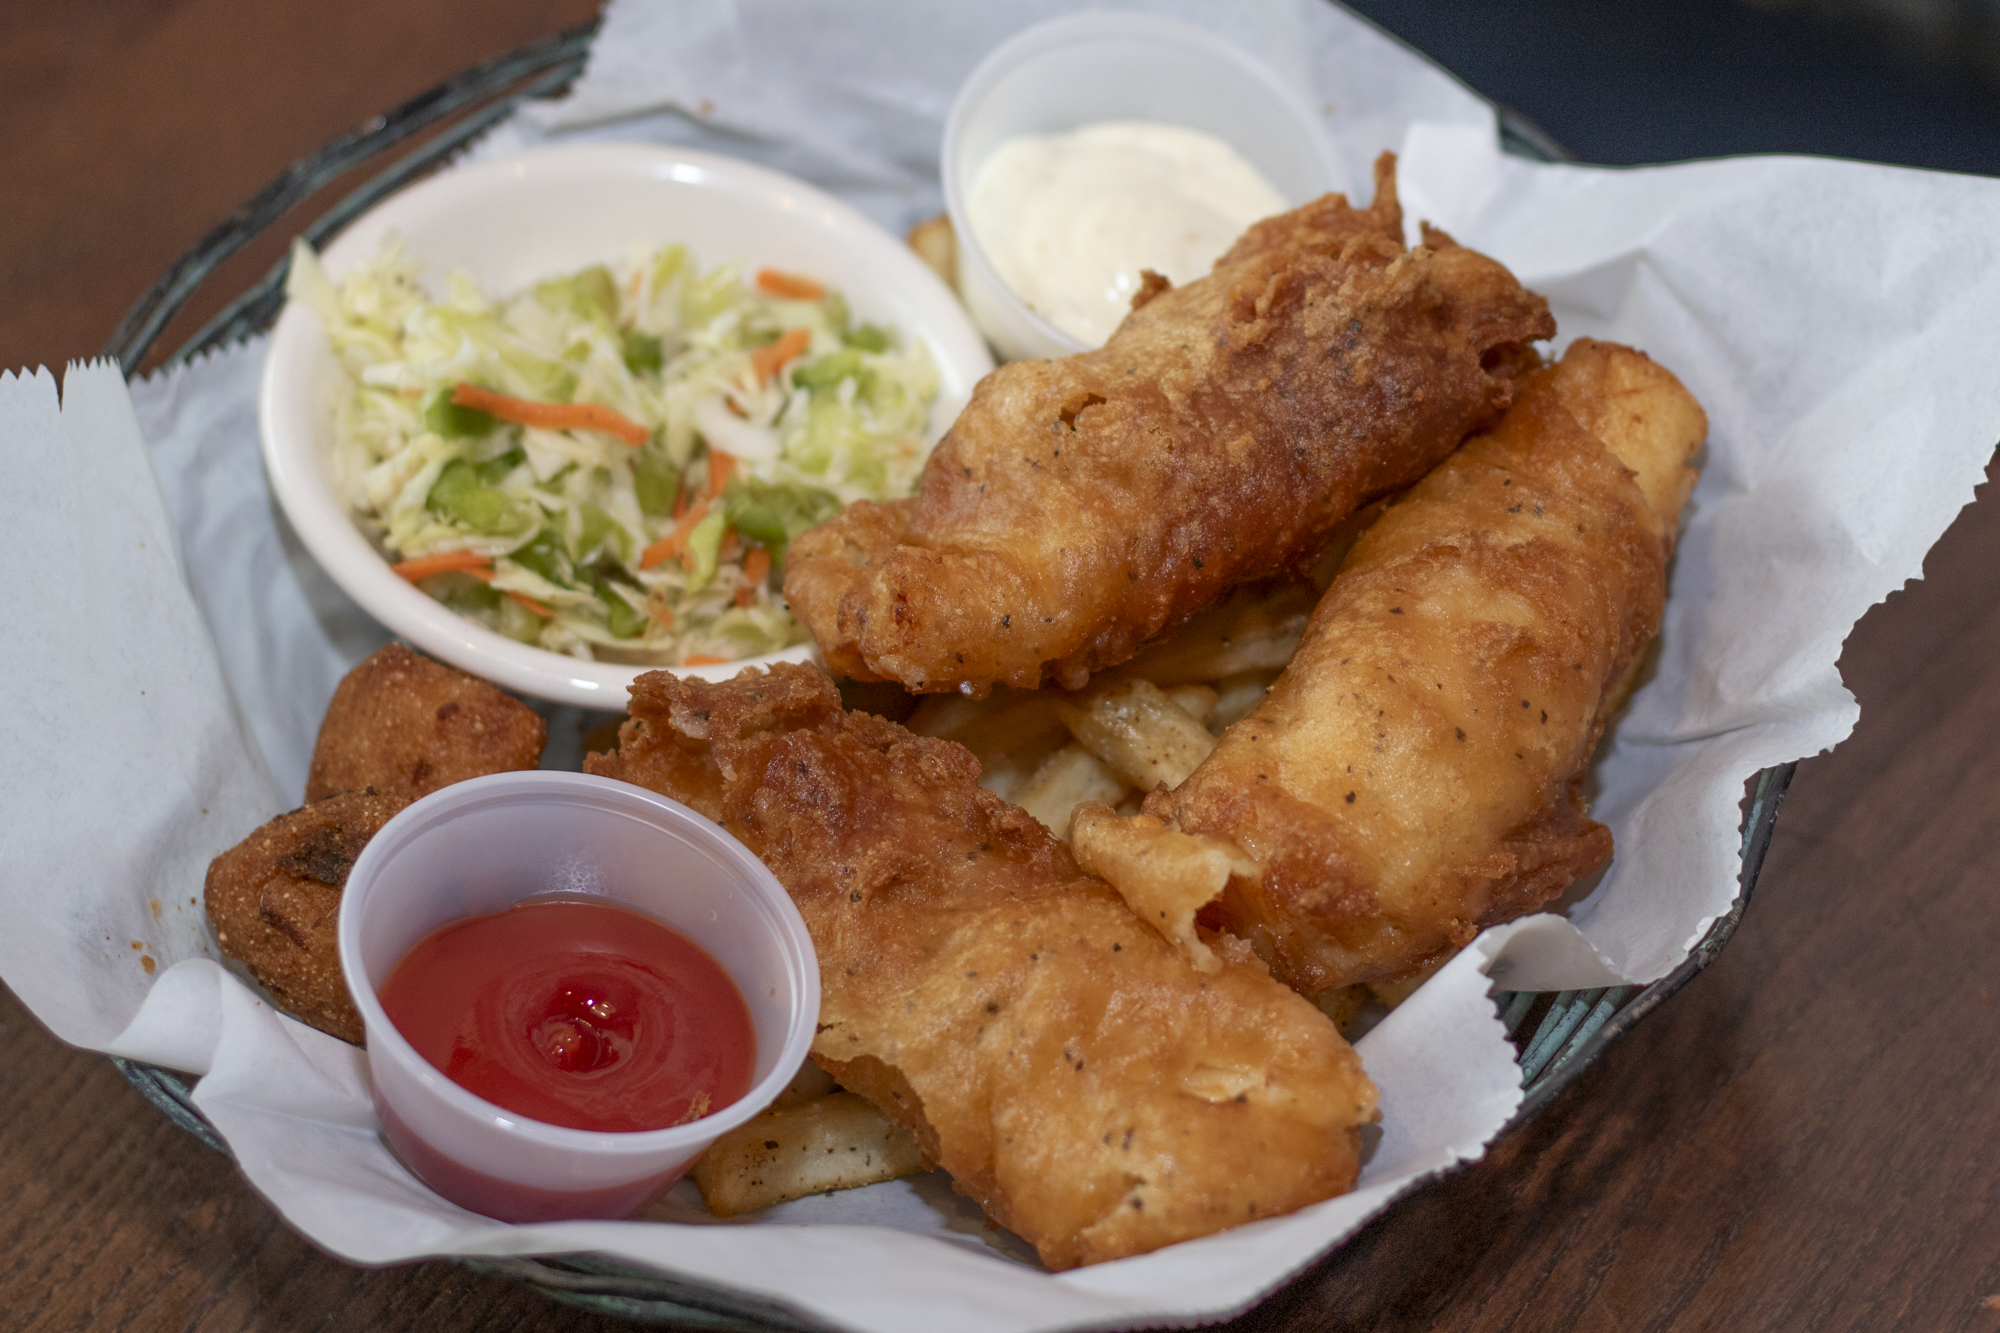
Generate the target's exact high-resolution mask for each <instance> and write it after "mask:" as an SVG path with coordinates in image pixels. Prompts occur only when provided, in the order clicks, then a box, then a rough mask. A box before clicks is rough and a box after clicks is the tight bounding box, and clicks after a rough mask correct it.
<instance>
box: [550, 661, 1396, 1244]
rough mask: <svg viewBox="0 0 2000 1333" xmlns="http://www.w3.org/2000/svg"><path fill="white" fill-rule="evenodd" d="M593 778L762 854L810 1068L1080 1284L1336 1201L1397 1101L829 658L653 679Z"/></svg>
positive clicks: (1243, 961) (962, 753)
mask: <svg viewBox="0 0 2000 1333" xmlns="http://www.w3.org/2000/svg"><path fill="white" fill-rule="evenodd" d="M631 714H632V719H633V720H632V721H630V722H628V723H627V724H626V726H625V729H624V733H623V736H622V737H621V742H620V745H619V748H618V750H617V752H616V753H614V754H609V755H592V756H591V757H590V758H589V759H588V760H587V761H586V768H587V769H588V771H590V772H593V773H599V774H603V775H606V776H610V777H616V778H622V779H624V780H625V781H628V782H634V783H637V784H638V785H640V786H644V787H648V788H651V789H652V790H654V791H657V792H661V793H663V794H665V795H667V796H670V797H673V798H674V799H676V800H679V801H682V802H684V803H686V804H688V805H690V806H692V807H693V808H695V809H696V810H698V811H700V812H702V813H703V814H705V815H707V816H709V817H710V818H712V819H715V820H717V821H718V822H720V823H721V824H722V825H723V826H724V827H726V828H727V829H728V830H729V831H730V832H731V833H733V834H735V835H736V836H737V837H738V838H740V839H742V840H743V841H744V843H746V844H747V845H748V846H749V847H750V848H751V850H752V851H754V852H755V853H756V854H757V855H758V856H760V857H761V858H762V859H763V861H764V863H765V864H766V865H768V866H769V867H770V868H771V870H772V873H773V874H775V875H776V876H777V878H778V880H779V882H780V883H782V884H783V885H784V886H785V888H786V889H787V890H788V891H789V892H790V894H791V895H792V898H793V900H794V901H795V902H796V903H797V904H798V906H799V910H800V912H801V914H802V915H803V916H804V917H805V921H806V926H807V928H808V930H809V931H810V932H811V934H812V939H813V944H814V946H815V947H816V949H817V950H818V953H819V963H820V978H821V980H820V985H821V1004H820V1020H819V1023H820V1025H819V1033H818V1036H817V1038H816V1039H815V1041H814V1044H813V1056H814V1058H815V1059H816V1060H817V1061H819V1063H820V1064H821V1065H822V1066H824V1067H825V1068H826V1069H827V1071H828V1072H829V1073H831V1074H833V1076H834V1077H835V1078H836V1079H838V1080H839V1082H840V1083H841V1085H842V1086H843V1087H845V1088H847V1089H849V1090H850V1091H853V1092H855V1093H858V1094H860V1095H861V1096H862V1097H865V1098H867V1099H868V1100H869V1101H870V1102H873V1103H874V1104H875V1105H876V1106H877V1107H878V1108H880V1109H881V1111H882V1112H883V1114H884V1115H885V1116H887V1117H888V1118H889V1119H891V1120H893V1121H894V1122H896V1123H897V1124H899V1125H901V1126H903V1127H904V1128H906V1129H907V1130H908V1131H909V1132H910V1134H911V1137H912V1138H913V1139H914V1140H915V1142H916V1143H917V1145H918V1147H919V1149H920V1150H921V1152H922V1153H923V1156H924V1159H925V1161H926V1162H927V1163H928V1164H930V1165H935V1166H942V1167H943V1168H944V1169H945V1170H947V1171H949V1172H950V1173H951V1175H952V1178H953V1180H954V1182H955V1183H956V1185H957V1187H958V1189H959V1190H961V1191H962V1192H964V1193H965V1194H967V1195H969V1196H971V1197H972V1198H974V1199H976V1200H978V1201H979V1202H980V1204H981V1205H982V1206H984V1208H985V1209H986V1212H987V1214H988V1216H990V1217H991V1218H992V1219H993V1220H994V1221H995V1222H997V1223H998V1224H1000V1225H1002V1226H1005V1227H1007V1228H1009V1229H1010V1230H1012V1231H1014V1232H1015V1233H1017V1234H1018V1235H1020V1236H1022V1237H1023V1238H1024V1239H1026V1240H1027V1241H1029V1242H1030V1243H1031V1244H1033V1245H1034V1246H1035V1248H1036V1250H1037V1251H1038V1252H1039V1253H1040V1255H1041V1257H1042V1260H1043V1262H1044V1263H1046V1264H1048V1265H1049V1266H1050V1267H1051V1268H1058V1269H1061V1268H1070V1267H1073V1266H1075V1265H1078V1264H1088V1263H1097V1262H1101V1261H1103V1260H1107V1259H1116V1258H1120V1257H1123V1256H1126V1255H1133V1254H1140V1253H1143V1252H1145V1251H1148V1250H1153V1249H1157V1248H1158V1247H1160V1246H1162V1245H1168V1244H1172V1243H1174V1242H1176V1241H1181V1240H1187V1239H1190V1238H1192V1237H1195V1236H1201V1235H1206V1234H1208V1233H1210V1232H1214V1231H1219V1230H1221V1229H1223V1228H1225V1227H1230V1226H1234V1225H1237V1224H1239V1223H1243V1222H1248V1221H1251V1220H1254V1219H1256V1218H1260V1217H1268V1216H1271V1215H1274V1214H1278V1213H1285V1212H1289V1211H1291V1210H1293V1209H1296V1208H1300V1207H1303V1206H1305V1205H1306V1204H1309V1203H1314V1202H1317V1201H1318V1200H1321V1199H1325V1198H1329V1197H1331V1196H1333V1195H1336V1194H1340V1193H1342V1192H1344V1191H1346V1190H1348V1189H1351V1188H1352V1187H1353V1185H1354V1181H1355V1177H1356V1174H1357V1172H1358V1169H1359V1160H1360V1159H1359V1135H1358V1131H1359V1129H1360V1127H1361V1126H1363V1125H1365V1124H1369V1123H1372V1122H1373V1121H1374V1120H1375V1119H1376V1117H1377V1112H1376V1097H1375V1088H1374V1085H1373V1084H1372V1083H1370V1082H1369V1080H1368V1078H1367V1076H1366V1075H1365V1074H1364V1073H1363V1072H1362V1070H1361V1063H1360V1059H1359V1057H1358V1056H1356V1055H1355V1053H1354V1051H1353V1050H1352V1049H1351V1048H1350V1047H1349V1046H1348V1045H1347V1043H1346V1042H1345V1041H1344V1040H1342V1039H1341V1036H1340V1034H1339V1032H1338V1031H1337V1030H1336V1029H1335V1028H1334V1026H1333V1024H1332V1023H1331V1022H1330V1021H1328V1020H1327V1019H1326V1018H1325V1017H1324V1016H1323V1015H1322V1014H1320V1013H1319V1012H1318V1011H1317V1010H1316V1009H1314V1008H1313V1007H1312V1006H1311V1005H1310V1004H1308V1003H1307V1002H1306V1001H1304V1000H1303V999H1301V998H1300V997H1299V996H1297V995H1296V994H1294V993H1293V992H1292V991H1290V990H1288V989H1286V988H1285V987H1284V986H1282V985H1280V984H1278V983H1277V982H1276V981H1274V980H1272V978H1271V976H1270V975H1269V973H1268V972H1267V971H1266V970H1265V968H1264V967H1263V966H1262V965H1261V964H1260V963H1259V962H1258V961H1257V960H1256V959H1255V958H1254V957H1253V956H1251V955H1250V952H1249V950H1248V949H1243V948H1238V949H1237V950H1235V951H1233V952H1229V951H1225V952H1228V953H1229V956H1228V957H1226V958H1225V959H1223V961H1222V962H1221V963H1220V965H1219V966H1218V967H1217V969H1216V970H1215V971H1214V972H1213V973H1211V974H1208V975H1201V974H1197V973H1196V972H1195V971H1194V970H1193V969H1192V968H1190V967H1189V966H1188V965H1187V964H1186V963H1185V962H1184V961H1183V960H1182V959H1181V958H1180V957H1178V956H1177V955H1176V954H1175V953H1174V952H1173V950H1172V949H1171V948H1170V947H1168V946H1167V945H1166V944H1165V943H1164V941H1163V940H1162V939H1161V938H1160V937H1159V936H1158V935H1156V934H1154V933H1153V932H1152V931H1150V930H1148V929H1147V928H1146V926H1145V925H1144V924H1142V923H1141V922H1140V921H1139V920H1138V919H1137V918H1136V917H1135V916H1134V915H1133V913H1132V912H1131V911H1130V910H1129V909H1128V908H1127V907H1126V906H1125V904H1124V903H1123V902H1121V901H1120V900H1119V898H1118V895H1117V894H1116V893H1114V892H1113V891H1112V890H1111V888H1110V887H1109V886H1108V885H1106V884H1105V883H1104V882H1103V881H1101V880H1097V879H1093V878H1091V877H1089V876H1086V875H1084V874H1082V873H1081V872H1080V871H1079V870H1078V869H1077V867H1076V863H1075V862H1074V861H1073V860H1072V859H1071V857H1070V855H1069V852H1068V850H1067V849H1066V848H1064V847H1063V846H1062V844H1061V843H1059V842H1058V841H1057V840H1056V839H1055V838H1054V837H1052V836H1051V835H1050V834H1049V833H1048V831H1047V830H1046V829H1044V828H1043V827H1042V826H1041V825H1040V824H1038V823H1037V822H1036V821H1035V820H1034V819H1033V817H1031V816H1030V815H1028V814H1027V813H1026V812H1025V811H1023V810H1020V809H1018V808H1017V807H1014V806H1011V805H1008V804H1006V803H1005V802H1004V801H1001V800H1000V799H999V798H998V797H996V796H994V795H992V794H991V793H990V792H986V791H983V790H981V789H980V787H979V786H978V777H979V764H978V761H977V760H976V759H975V758H974V757H973V755H972V753H971V752H970V751H968V750H966V749H964V748H963V747H962V746H959V745H955V744H952V743H951V742H948V741H940V740H933V739H930V738H927V737H921V736H916V735H914V734H912V733H910V732H908V731H906V730H904V729H903V728H902V727H900V726H897V725H896V724H894V723H892V722H887V721H884V720H883V719H881V718H877V717H872V716H869V715H867V714H862V713H848V712H843V711H842V709H841V706H840V696H839V694H838V692H837V691H836V690H835V689H834V686H833V683H832V681H831V680H829V679H828V678H827V677H826V676H825V675H824V674H822V673H821V672H819V671H817V670H815V669H813V668H811V667H806V666H778V667H774V668H773V669H772V670H771V671H770V672H769V673H768V674H766V673H762V672H756V671H746V672H744V673H743V674H742V675H739V676H738V677H736V678H735V679H734V680H731V681H727V682H723V683H720V684H706V683H703V682H700V681H693V680H681V679H678V678H676V677H675V676H673V675H670V674H668V673H666V672H654V673H651V674H648V675H645V676H641V677H640V678H639V679H638V681H637V682H636V683H635V684H634V685H633V687H632V700H631Z"/></svg>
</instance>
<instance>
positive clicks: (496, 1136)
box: [339, 772, 819, 1222]
mask: <svg viewBox="0 0 2000 1333" xmlns="http://www.w3.org/2000/svg"><path fill="white" fill-rule="evenodd" d="M556 892H561V893H566V894H570V895H586V896H601V897H602V898H604V899H605V900H606V901H609V902H611V903H614V904H616V905H618V906H622V907H626V908H629V909H631V910H633V911H636V912H639V913H641V914H643V915H645V916H650V917H652V918H653V919H654V920H656V921H660V922H663V923H665V924H666V925H668V926H671V927H672V928H673V929H675V930H677V931H679V932H680V933H681V934H682V935H684V936H686V937H687V938H689V939H691V940H693V941H694V942H695V943H696V944H698V945H700V946H701V947H702V948H703V949H704V950H706V951H707V952H708V955H709V956H710V957H711V958H713V959H715V961H716V962H718V963H720V964H721V965H722V969H723V971H725V972H727V973H728V974H729V976H730V978H731V979H732V980H734V981H735V982H736V985H737V988H738V989H739V990H740V991H742V993H743V1000H744V1003H745V1004H747V1005H748V1006H749V1009H750V1018H751V1023H752V1025H753V1026H754V1028H755V1031H756V1036H757V1059H756V1064H755V1066H754V1068H753V1071H752V1074H751V1085H750V1091H749V1092H747V1093H745V1094H744V1096H743V1098H742V1099H741V1100H739V1101H737V1102H734V1103H732V1104H731V1105H729V1106H725V1107H722V1108H721V1109H719V1110H717V1111H716V1112H715V1113H714V1114H712V1115H707V1116H703V1117H702V1118H701V1119H699V1120H695V1121H691V1122H690V1123H688V1124H685V1125H675V1126H673V1127H671V1128H668V1129H654V1130H646V1131H643V1132H639V1133H618V1134H614V1133H597V1132H593V1131H590V1130H583V1129H572V1128H568V1127H565V1126H562V1125H549V1124H543V1123H541V1122H539V1121H535V1120H530V1119H527V1118H526V1117H524V1116H520V1115H517V1114H515V1113H513V1112H511V1111H507V1110H505V1109H503V1108H501V1107H499V1106H496V1105H494V1104H493V1103H492V1102H489V1101H487V1100H485V1099H484V1098H481V1097H478V1096H475V1095H474V1094H473V1093H470V1092H468V1091H466V1090H465V1089H464V1088H461V1087H460V1086H458V1084H456V1083H454V1082H452V1081H451V1080H450V1079H449V1078H447V1077H445V1075H444V1074H443V1073H442V1072H441V1071H440V1070H438V1069H437V1068H436V1067H435V1066H433V1065H432V1064H431V1063H430V1062H429V1061H427V1060H425V1059H424V1058H423V1056H421V1055H419V1054H418V1053H417V1050H416V1048H415V1047H413V1046H411V1045H410V1043H409V1041H408V1040H406V1039H405V1038H404V1036H403V1034H402V1033H401V1032H399V1031H397V1030H396V1027H395V1024H393V1023H392V1022H390V1021H389V1016H388V1015H387V1014H386V1013H384V1012H383V1009H382V1002H381V1000H380V999H379V998H378V997H377V996H376V993H375V988H376V987H377V986H378V985H380V984H381V983H382V982H383V981H384V980H385V979H386V978H387V977H388V975H389V973H390V972H391V971H392V970H393V969H394V968H395V966H396V964H397V963H398V962H400V961H401V960H402V958H403V956H404V955H405V954H407V953H408V952H409V951H410V949H411V948H412V947H414V946H415V945H416V943H417V942H418V941H419V940H421V939H423V938H424V937H425V936H426V935H429V934H430V933H431V932H432V931H434V930H437V929H438V928H439V927H441V926H445V925H449V924H450V923H451V922H454V921H460V920H463V919H464V918H466V917H469V916H482V915H485V914H488V913H491V912H498V911H502V910H504V909H505V908H507V907H510V906H512V905H513V904H515V903H517V902H519V901H521V900H522V899H524V898H532V897H537V896H540V895H545V894H550V893H556ZM339 936H340V965H341V972H342V974H343V976H344V977H345V978H346V981H347V989H348V992H349V993H350V994H351V995H352V996H353V997H354V1005H355V1008H357V1009H358V1010H360V1012H361V1023H362V1027H363V1028H364V1029H365V1030H366V1033H367V1037H368V1075H369V1080H370V1082H371V1083H372V1085H373V1089H374V1098H375V1105H376V1111H377V1114H378V1115H379V1117H380V1119H381V1122H382V1128H383V1133H384V1135H385V1137H387V1138H388V1140H389V1144H390V1147H391V1148H393V1149H394V1150H395V1152H396V1155H397V1156H398V1157H399V1158H401V1159H402V1161H403V1164H404V1165H405V1166H407V1167H409V1168H410V1169H411V1170H412V1171H413V1172H414V1173H415V1174H416V1175H417V1176H418V1177H420V1178H421V1179H422V1180H423V1181H424V1182H425V1183H426V1184H428V1185H430V1186H431V1188H433V1189H435V1190H437V1192H438V1193H440V1194H442V1195H444V1196H445V1197H446V1198H448V1199H450V1200H452V1202H454V1203H457V1204H460V1205H462V1206H464V1207H467V1208H471V1209H473V1210H474V1211H475V1212H482V1213H486V1214H488V1215H489V1216H494V1217H499V1218H501V1219H502V1220H505V1221H515V1222H524V1221H547V1220H552V1219H555V1218H559V1217H623V1216H626V1215H628V1214H629V1213H631V1212H632V1211H633V1210H634V1209H637V1208H640V1207H643V1206H644V1205H645V1204H646V1203H647V1202H648V1201H649V1200H650V1199H651V1198H653V1197H654V1196H655V1195H657V1194H658V1193H659V1192H660V1191H661V1190H663V1189H665V1188H667V1186H669V1185H671V1184H672V1183H673V1182H674V1180H676V1179H678V1178H679V1175H680V1173H681V1172H682V1171H684V1170H686V1168H687V1166H688V1165H689V1164H690V1163H691V1162H693V1161H694V1159H695V1158H696V1157H698V1156H700V1155H701V1153H702V1151H703V1150H704V1149H706V1148H707V1147H708V1145H709V1144H711V1143H713V1142H714V1141H715V1140H716V1139H717V1138H719V1137H720V1136H721V1135H723V1134H724V1133H726V1132H728V1131H729V1130H731V1129H734V1128H736V1126H738V1125H740V1124H742V1123H744V1122H745V1121H747V1120H749V1119H750V1118H751V1117H752V1116H754V1115H756V1114H757V1113H758V1112H759V1111H761V1110H762V1109H763V1108H764V1107H765V1106H767V1105H768V1104H769V1103H770V1102H771V1100H772V1099H773V1098H775V1097H776V1096H777V1095H778V1094H779V1093H780V1092H782V1091H784V1089H785V1085H786V1084H787V1083H789V1082H790V1081H791V1079H792V1077H793V1075H794V1074H796V1073H797V1072H798V1068H799V1065H800V1064H801V1063H802V1062H803V1061H804V1060H805V1057H806V1051H807V1049H808V1048H809V1047H810V1046H811V1045H812V1039H813V1034H814V1031H815V1030H816V1029H817V1028H818V1026H819V964H818V961H817V958H816V956H815V954H814V952H813V945H812V938H811V936H809V935H808V934H807V933H806V926H805V922H804V921H803V920H802V919H801V918H800V917H799V912H798V909H797V908H796V907H794V906H793V905H792V900H791V898H790V896H789V895H787V894H786V893H785V890H784V889H783V887H782V886H780V885H779V883H778V881H777V880H776V879H774V878H773V877H772V875H771V872H770V871H769V870H767V869H765V868H764V865H763V863H762V862H760V861H759V860H758V859H757V858H756V857H755V856H752V855H751V854H750V851H749V849H748V848H746V847H744V846H743V844H742V843H740V842H738V841H737V840H736V839H734V838H732V837H730V836H729V834H728V833H726V832H724V831H723V829H722V828H721V827H720V826H719V825H717V824H714V823H712V822H710V821H709V820H707V819H704V818H702V817H701V816H700V815H698V814H696V813H694V812H693V811H692V810H689V809H688V808H687V807H686V806H684V805H681V804H679V803H678V802H675V801H670V800H668V799H667V798H666V797H664V796H660V795H657V794H656V793H653V792H650V791H647V790H645V789H644V788H642V787H635V786H632V785H631V784H629V783H624V782H616V781H613V780H612V779H610V778H600V777H592V776H589V775H587V774H583V773H553V772H551V773H496V774H493V775H491V776H489V777H483V778H473V779H471V780H470V781H467V782H460V783H456V784H454V785H452V786H450V787H446V788H444V789H442V790H440V791H436V792H432V793H431V794H430V795H429V796H426V797H424V798H423V799H422V800H420V801H417V802H415V803H414V804H412V805H411V806H409V807H408V808H407V809H405V810H403V811H402V812H400V813H399V814H397V816H396V817H395V818H394V819H392V820H390V821H389V822H388V823H387V824H385V825H384V826H383V827H382V831H381V832H380V833H377V834H376V835H375V836H374V837H373V838H372V839H370V840H369V843H368V845H367V847H365V848H363V849H362V852H361V855H360V856H359V857H358V858H357V859H356V860H355V863H354V869H353V871H352V873H351V874H349V876H348V879H347V886H346V888H345V889H344V890H342V892H341V900H340V925H339Z"/></svg>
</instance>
